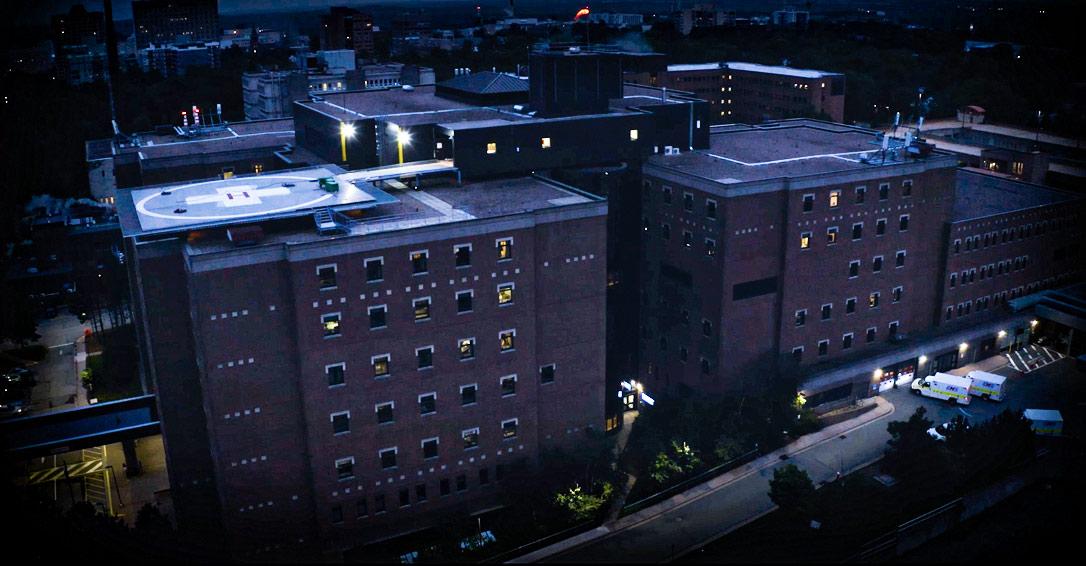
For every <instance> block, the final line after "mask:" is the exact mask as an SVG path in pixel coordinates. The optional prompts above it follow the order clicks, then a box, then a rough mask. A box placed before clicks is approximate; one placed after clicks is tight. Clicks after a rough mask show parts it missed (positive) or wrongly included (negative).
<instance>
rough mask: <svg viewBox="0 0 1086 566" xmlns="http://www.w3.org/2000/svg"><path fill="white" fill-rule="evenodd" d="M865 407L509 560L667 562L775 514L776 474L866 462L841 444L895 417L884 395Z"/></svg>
mask: <svg viewBox="0 0 1086 566" xmlns="http://www.w3.org/2000/svg"><path fill="white" fill-rule="evenodd" d="M864 402H868V403H875V404H876V407H875V408H874V409H872V410H869V411H867V412H864V413H863V414H861V415H858V416H857V417H855V418H853V419H851V420H848V421H844V422H841V423H838V424H835V425H832V426H829V427H826V428H824V429H822V430H820V431H818V432H816V433H813V434H809V435H806V436H804V437H802V438H800V439H798V440H796V441H795V442H792V443H791V444H788V445H787V446H785V447H783V448H780V449H779V450H776V451H774V452H772V453H770V454H766V455H765V456H762V457H761V458H759V459H757V460H755V461H753V462H751V463H749V464H746V465H744V466H741V467H739V468H736V469H734V470H732V471H730V472H727V473H725V474H722V475H720V476H717V477H716V478H713V479H711V480H709V481H707V482H705V483H703V484H701V485H698V486H695V487H693V488H690V489H689V490H687V491H685V492H683V493H680V494H678V495H675V496H674V497H671V498H670V499H667V500H665V501H662V502H660V503H658V504H656V505H653V506H651V507H647V508H645V509H642V510H641V511H638V512H637V513H634V514H632V515H628V516H626V517H622V518H620V519H618V520H615V521H611V522H608V523H605V524H604V525H601V526H600V527H597V528H596V529H594V530H591V531H588V532H586V533H582V534H580V535H578V536H575V537H571V538H569V539H566V540H563V541H560V542H557V543H555V544H553V545H550V546H548V547H546V548H542V549H540V550H537V551H535V552H532V553H530V554H527V555H524V556H521V557H518V558H516V559H513V560H510V562H511V563H526V562H541V561H546V562H666V561H669V560H672V559H674V558H675V557H677V556H679V555H681V554H685V553H687V552H691V551H693V550H696V549H698V548H701V547H702V546H704V545H705V544H708V543H709V542H711V541H713V540H715V539H716V538H719V537H720V536H722V535H724V534H726V533H728V532H731V531H733V530H735V529H737V528H739V527H741V526H743V525H745V524H747V523H749V522H751V521H754V520H755V519H758V518H759V517H761V516H763V515H765V514H767V513H769V512H771V511H773V509H775V508H776V506H775V505H773V502H772V501H771V500H770V499H769V495H768V491H769V486H768V482H769V479H770V478H772V477H773V470H774V469H775V468H777V467H779V466H781V465H784V464H786V463H795V464H796V465H798V466H799V467H801V468H803V469H805V470H807V472H808V474H810V476H811V479H812V481H814V482H815V484H820V483H826V482H828V481H832V480H833V479H835V478H836V477H837V474H838V473H849V472H851V471H852V470H855V469H858V468H861V467H863V466H865V465H867V464H868V463H870V462H871V457H870V453H869V452H868V451H865V450H852V449H851V448H850V447H849V446H845V445H844V444H842V442H841V441H843V440H845V439H847V438H848V435H849V434H850V433H851V432H852V431H854V430H856V429H859V428H860V427H864V426H865V425H868V424H870V423H872V422H873V421H876V420H879V419H882V418H884V417H886V416H888V415H890V414H892V413H893V412H894V406H893V405H892V404H891V403H890V402H889V401H887V400H886V399H883V398H882V397H874V398H871V399H865V400H864Z"/></svg>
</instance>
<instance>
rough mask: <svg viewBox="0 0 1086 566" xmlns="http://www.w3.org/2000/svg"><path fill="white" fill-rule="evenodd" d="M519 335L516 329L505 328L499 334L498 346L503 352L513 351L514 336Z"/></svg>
mask: <svg viewBox="0 0 1086 566" xmlns="http://www.w3.org/2000/svg"><path fill="white" fill-rule="evenodd" d="M516 335H517V331H516V330H503V331H501V333H499V334H498V348H499V350H501V351H502V352H511V351H513V338H515V337H516Z"/></svg>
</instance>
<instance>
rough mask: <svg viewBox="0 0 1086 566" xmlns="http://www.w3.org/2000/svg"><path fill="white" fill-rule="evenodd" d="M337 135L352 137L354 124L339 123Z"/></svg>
mask: <svg viewBox="0 0 1086 566" xmlns="http://www.w3.org/2000/svg"><path fill="white" fill-rule="evenodd" d="M339 135H341V136H343V137H345V138H353V137H354V124H348V123H347V122H340V123H339Z"/></svg>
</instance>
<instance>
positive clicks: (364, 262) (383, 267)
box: [362, 255, 385, 283]
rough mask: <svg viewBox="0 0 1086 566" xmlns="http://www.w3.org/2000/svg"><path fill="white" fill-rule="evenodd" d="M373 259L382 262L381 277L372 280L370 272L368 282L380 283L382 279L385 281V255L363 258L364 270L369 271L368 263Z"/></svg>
mask: <svg viewBox="0 0 1086 566" xmlns="http://www.w3.org/2000/svg"><path fill="white" fill-rule="evenodd" d="M371 261H379V262H381V278H380V279H372V280H371V279H370V278H369V277H368V274H367V277H366V283H380V282H381V281H384V280H385V256H383V255H380V256H376V257H367V258H366V259H364V260H362V270H363V271H367V272H368V271H369V266H368V265H367V264H368V263H369V262H371Z"/></svg>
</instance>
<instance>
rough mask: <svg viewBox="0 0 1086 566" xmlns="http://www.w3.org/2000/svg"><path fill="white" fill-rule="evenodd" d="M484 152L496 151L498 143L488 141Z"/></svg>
mask: <svg viewBox="0 0 1086 566" xmlns="http://www.w3.org/2000/svg"><path fill="white" fill-rule="evenodd" d="M486 152H487V153H488V154H492V153H498V144H497V143H495V142H490V143H488V144H486Z"/></svg>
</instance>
